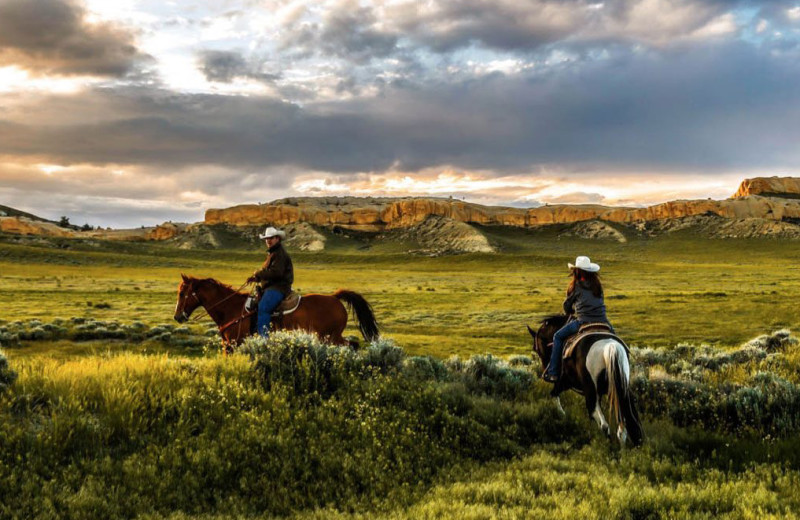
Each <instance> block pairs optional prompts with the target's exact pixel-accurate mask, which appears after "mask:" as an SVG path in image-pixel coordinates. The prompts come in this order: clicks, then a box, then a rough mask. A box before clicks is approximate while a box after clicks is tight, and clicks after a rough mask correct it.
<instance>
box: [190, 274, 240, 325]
mask: <svg viewBox="0 0 800 520" xmlns="http://www.w3.org/2000/svg"><path fill="white" fill-rule="evenodd" d="M247 284H248V282H245V283H243V284H242V285H241V287H239V288H238V289H236V290H235V291H234V292H232V293H231V294H229V295H228V296H226V297H225V298H223V299H221V300H220V301H218V302H217V303H215V304H214V305H212V306H211V307H206V306H205V304H204V303H203V301H202V300H201V299H200V297H199V296H197V291H195V289H194V283H192V284H191V285H190V287H191V289H192V294H191V296H192V297H194V299H195V300H197V305H198V306H199V307H202V309H203V311H204V312H205V314H203V313H200V314H195V315H194V316H192V317H191V318H190V317H189V315H188V314H186V303H185V302H184V305H183V310H182V311H181V317H182V318H183V319H184V320H185V321H191V322H193V323H194V322H197V321H200V320H201V319H203V318H205V317H206V316H210V314H209V312H210V311H212V310H213V309H215V308H216V307H217V306H219V305H222V304H223V303H225V302H226V301H228V300H230V299H231V298H233V297H234V296H236V295H237V294H239V291H241V290H242V289H244V288H245V287H246V286H247ZM195 308H196V307H195Z"/></svg>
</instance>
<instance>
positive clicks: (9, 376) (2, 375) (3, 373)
mask: <svg viewBox="0 0 800 520" xmlns="http://www.w3.org/2000/svg"><path fill="white" fill-rule="evenodd" d="M16 379H17V373H16V372H14V371H13V370H12V369H11V366H10V365H9V364H8V358H6V355H5V353H4V352H3V351H2V350H0V395H2V394H3V393H5V392H6V391H7V390H8V388H9V387H10V386H11V385H12V384H14V381H16Z"/></svg>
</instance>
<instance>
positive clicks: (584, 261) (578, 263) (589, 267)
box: [567, 256, 600, 273]
mask: <svg viewBox="0 0 800 520" xmlns="http://www.w3.org/2000/svg"><path fill="white" fill-rule="evenodd" d="M567 267H569V268H570V269H580V270H581V271H588V272H590V273H596V272H597V271H599V270H600V266H599V265H597V264H593V263H592V262H591V260H589V257H588V256H579V257H578V258H576V259H575V265H572V264H567Z"/></svg>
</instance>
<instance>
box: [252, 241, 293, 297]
mask: <svg viewBox="0 0 800 520" xmlns="http://www.w3.org/2000/svg"><path fill="white" fill-rule="evenodd" d="M253 277H254V278H255V279H256V282H258V285H259V287H260V288H261V290H262V292H263V291H266V290H267V289H275V290H276V291H280V292H281V293H282V294H283V296H284V297H286V295H287V294H289V293H290V292H291V290H292V283H293V282H294V268H293V267H292V259H291V258H289V253H287V252H286V249H284V248H283V244H282V243H280V242H278V243H277V244H275V245H274V246H272V247H270V248H269V256H267V260H266V261H265V262H264V264H263V265H262V266H261V269H259V270H258V271H256V272H255V273H254V274H253Z"/></svg>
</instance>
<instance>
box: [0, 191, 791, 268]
mask: <svg viewBox="0 0 800 520" xmlns="http://www.w3.org/2000/svg"><path fill="white" fill-rule="evenodd" d="M0 210H2V213H0V232H4V233H9V234H17V235H33V236H42V237H59V238H61V237H67V238H74V237H78V238H92V239H104V240H128V241H165V242H167V243H171V244H173V245H174V246H176V247H181V248H191V249H194V248H221V247H242V244H251V245H252V244H256V243H258V242H259V241H258V240H257V233H258V231H260V230H261V229H263V226H264V225H267V224H269V225H275V226H278V227H281V228H284V229H285V230H286V231H287V243H288V245H290V247H292V248H294V249H299V250H302V251H321V250H324V249H325V248H326V244H327V238H326V236H330V233H331V232H332V233H334V234H336V233H337V232H340V231H341V230H349V231H351V232H355V233H356V234H359V233H363V234H365V235H366V236H371V237H373V238H375V237H384V238H388V239H390V240H400V241H416V242H417V244H419V246H420V247H421V248H422V249H420V251H421V252H424V253H434V254H440V253H449V252H491V251H495V249H496V246H495V245H493V244H492V243H490V241H489V240H488V239H487V238H486V236H485V235H484V234H483V233H482V232H481V230H480V228H481V226H510V227H520V228H538V227H542V226H548V225H552V224H560V225H565V224H566V225H568V226H569V227H567V228H565V229H564V230H563V231H561V233H560V236H564V237H579V238H585V239H600V240H615V241H618V242H624V241H626V240H627V239H626V235H628V236H631V235H633V236H655V235H659V234H664V233H673V232H677V231H680V230H683V229H689V228H691V229H694V230H696V231H698V232H700V233H702V234H704V235H705V236H708V237H713V238H748V237H774V238H787V239H800V225H798V224H799V223H800V178H793V177H769V178H765V177H762V178H754V179H746V180H745V181H743V182H742V184H741V185H740V186H739V189H738V190H737V192H736V193H735V194H734V195H733V196H732V197H731V198H729V199H725V200H711V199H707V200H675V201H670V202H665V203H662V204H656V205H653V206H649V207H609V206H601V205H591V204H578V205H568V204H559V205H545V206H540V207H536V208H513V207H499V206H483V205H480V204H473V203H469V202H464V201H460V200H457V199H452V198H449V199H445V198H413V197H405V198H376V197H297V198H286V199H280V200H276V201H273V202H270V203H268V204H246V205H240V206H234V207H231V208H225V209H209V210H207V211H206V214H205V220H204V222H201V223H196V224H184V223H173V222H165V223H163V224H161V225H159V226H155V227H142V228H137V229H120V230H112V229H106V230H102V229H97V230H90V231H78V230H77V229H76V228H75V227H70V228H64V227H60V226H59V225H58V224H57V223H55V222H53V221H48V220H45V219H40V218H39V217H36V216H34V215H30V214H26V213H23V212H19V211H18V210H14V209H13V208H8V207H6V206H0ZM3 214H5V215H3ZM337 230H339V231H337ZM340 234H341V233H340ZM369 240H371V239H367V241H369Z"/></svg>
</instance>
